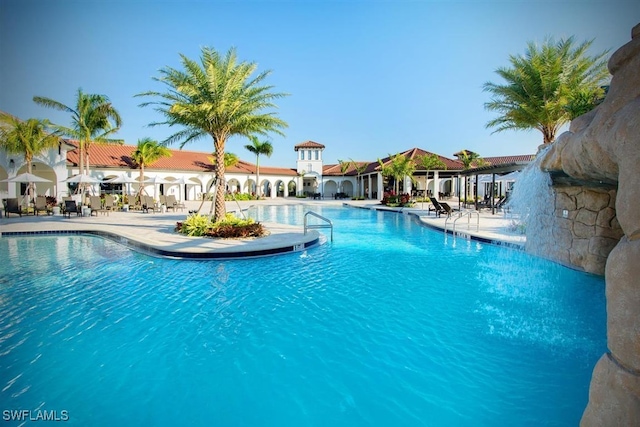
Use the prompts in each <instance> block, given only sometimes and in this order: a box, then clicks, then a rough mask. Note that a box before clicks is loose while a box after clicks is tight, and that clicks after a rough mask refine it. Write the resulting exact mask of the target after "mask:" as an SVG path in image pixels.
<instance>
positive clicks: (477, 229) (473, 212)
mask: <svg viewBox="0 0 640 427" xmlns="http://www.w3.org/2000/svg"><path fill="white" fill-rule="evenodd" d="M473 214H475V215H476V217H477V218H478V219H477V221H476V232H478V231H480V213H479V212H478V211H469V212H461V213H460V216H459V217H458V218H456V219H454V220H453V230H452V231H451V232H452V233H453V235H454V236H455V235H456V222H457V221H458V220H459V219H460V218H467V230H469V229H471V216H472V215H473Z"/></svg>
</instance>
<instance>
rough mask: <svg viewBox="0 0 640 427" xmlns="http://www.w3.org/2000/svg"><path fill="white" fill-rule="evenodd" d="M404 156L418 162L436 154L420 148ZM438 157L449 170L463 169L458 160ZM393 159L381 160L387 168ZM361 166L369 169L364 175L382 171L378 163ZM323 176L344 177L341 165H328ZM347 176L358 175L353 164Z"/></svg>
mask: <svg viewBox="0 0 640 427" xmlns="http://www.w3.org/2000/svg"><path fill="white" fill-rule="evenodd" d="M399 154H400V155H402V156H407V157H409V158H410V159H411V160H416V159H417V158H418V157H420V156H424V155H433V154H434V153H431V152H429V151H425V150H422V149H420V148H412V149H410V150H407V151H403V152H401V153H399ZM436 156H437V157H438V159H440V161H442V163H444V164H445V165H446V167H447V170H460V169H462V163H461V162H459V161H457V160H453V159H449V158H447V157H443V156H440V155H438V154H436ZM391 157H393V156H387V157H385V158H383V159H380V160H381V161H382V164H384V165H385V166H386V165H387V164H389V163H390V162H391ZM356 163H358V164H359V165H361V164H366V165H367V168H366V169H365V171H364V172H363V173H365V174H367V173H372V172H375V171H379V170H380V163H379V162H378V161H375V162H356ZM417 169H418V170H421V169H420V167H419V166H418V167H417ZM323 175H333V176H342V172H341V171H340V165H339V164H338V165H326V166H325V167H324V169H323ZM345 175H351V176H353V175H357V171H356V169H355V167H354V166H353V165H352V164H349V169H347V172H346V173H345Z"/></svg>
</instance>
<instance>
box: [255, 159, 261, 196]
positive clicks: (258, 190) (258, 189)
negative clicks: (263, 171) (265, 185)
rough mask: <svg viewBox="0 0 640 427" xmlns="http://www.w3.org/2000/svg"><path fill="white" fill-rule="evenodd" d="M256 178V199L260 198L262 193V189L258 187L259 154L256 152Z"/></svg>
mask: <svg viewBox="0 0 640 427" xmlns="http://www.w3.org/2000/svg"><path fill="white" fill-rule="evenodd" d="M256 179H257V180H258V182H256V195H257V196H258V199H259V198H260V196H261V195H262V194H261V193H262V189H261V188H260V155H259V154H256Z"/></svg>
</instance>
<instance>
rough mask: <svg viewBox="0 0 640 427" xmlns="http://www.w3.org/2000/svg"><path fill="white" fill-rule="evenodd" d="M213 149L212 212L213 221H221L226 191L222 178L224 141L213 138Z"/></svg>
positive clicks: (225, 212)
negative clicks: (214, 183) (214, 159)
mask: <svg viewBox="0 0 640 427" xmlns="http://www.w3.org/2000/svg"><path fill="white" fill-rule="evenodd" d="M213 141H214V147H215V149H216V180H217V181H218V182H217V186H216V201H215V206H216V208H215V212H214V217H213V219H214V221H216V222H217V221H220V220H223V219H224V217H225V216H226V215H227V209H226V206H225V203H224V192H225V189H226V185H225V177H224V172H225V168H224V145H225V144H224V143H225V141H224V140H220V139H219V138H216V137H214V138H213Z"/></svg>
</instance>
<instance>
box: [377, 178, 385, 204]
mask: <svg viewBox="0 0 640 427" xmlns="http://www.w3.org/2000/svg"><path fill="white" fill-rule="evenodd" d="M377 175H378V200H382V197H383V196H384V184H383V182H382V174H381V173H379V172H378V174H377Z"/></svg>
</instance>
